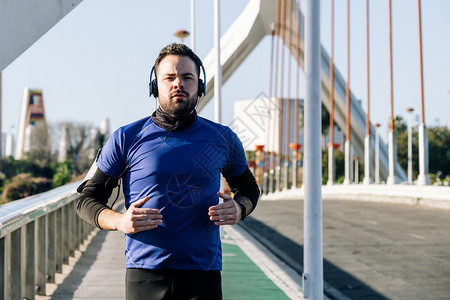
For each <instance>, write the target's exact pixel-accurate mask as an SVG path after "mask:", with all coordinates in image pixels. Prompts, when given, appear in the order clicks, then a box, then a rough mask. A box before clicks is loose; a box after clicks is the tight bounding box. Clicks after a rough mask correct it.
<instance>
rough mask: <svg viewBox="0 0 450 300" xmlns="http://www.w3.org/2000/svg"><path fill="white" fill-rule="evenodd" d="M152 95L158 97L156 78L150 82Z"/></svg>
mask: <svg viewBox="0 0 450 300" xmlns="http://www.w3.org/2000/svg"><path fill="white" fill-rule="evenodd" d="M150 96H153V97H155V98H157V97H158V83H157V82H156V79H153V80H152V82H151V83H150Z"/></svg>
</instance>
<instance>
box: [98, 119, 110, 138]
mask: <svg viewBox="0 0 450 300" xmlns="http://www.w3.org/2000/svg"><path fill="white" fill-rule="evenodd" d="M100 133H101V134H103V135H104V137H105V142H106V141H107V140H108V139H109V136H110V135H111V125H110V124H109V119H108V118H106V119H104V120H102V122H101V123H100Z"/></svg>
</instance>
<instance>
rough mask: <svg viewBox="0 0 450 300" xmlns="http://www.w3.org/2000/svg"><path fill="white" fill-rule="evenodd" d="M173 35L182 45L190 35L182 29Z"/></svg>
mask: <svg viewBox="0 0 450 300" xmlns="http://www.w3.org/2000/svg"><path fill="white" fill-rule="evenodd" d="M173 35H174V36H176V37H177V38H179V39H180V43H183V40H184V38H185V37H187V36H188V35H189V31H186V30H184V29H180V30H177V31H175V33H174V34H173Z"/></svg>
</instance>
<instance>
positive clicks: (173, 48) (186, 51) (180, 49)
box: [154, 43, 202, 77]
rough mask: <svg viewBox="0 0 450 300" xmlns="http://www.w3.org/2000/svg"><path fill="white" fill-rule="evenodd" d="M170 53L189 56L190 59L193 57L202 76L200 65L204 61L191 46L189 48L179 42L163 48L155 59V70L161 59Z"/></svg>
mask: <svg viewBox="0 0 450 300" xmlns="http://www.w3.org/2000/svg"><path fill="white" fill-rule="evenodd" d="M168 55H179V56H187V57H189V58H190V59H192V60H193V61H194V63H195V66H196V67H197V75H198V76H199V77H200V66H201V65H202V61H201V60H200V58H199V57H198V56H197V55H196V54H195V53H194V51H192V50H191V48H189V47H188V46H186V45H185V44H178V43H173V44H170V45H167V46H166V47H164V48H162V49H161V51H160V52H159V55H158V57H157V58H156V60H155V65H154V66H155V71H156V70H157V69H158V67H159V64H160V63H161V61H162V60H163V59H164V58H165V57H166V56H168Z"/></svg>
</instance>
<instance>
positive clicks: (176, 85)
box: [173, 76, 184, 89]
mask: <svg viewBox="0 0 450 300" xmlns="http://www.w3.org/2000/svg"><path fill="white" fill-rule="evenodd" d="M173 88H174V89H181V88H184V83H183V79H182V78H181V77H180V76H177V77H176V78H175V79H174V81H173Z"/></svg>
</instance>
